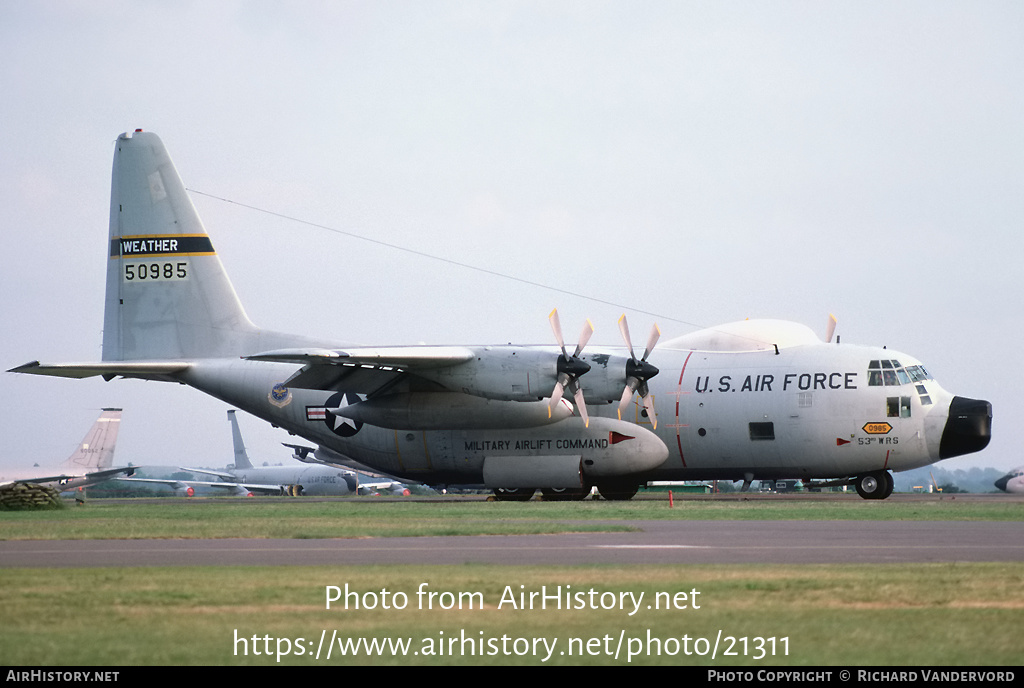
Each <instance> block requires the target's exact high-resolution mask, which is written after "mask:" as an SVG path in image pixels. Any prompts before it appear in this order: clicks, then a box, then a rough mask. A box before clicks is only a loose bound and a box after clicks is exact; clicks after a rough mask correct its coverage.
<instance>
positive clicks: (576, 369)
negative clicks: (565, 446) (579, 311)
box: [548, 308, 594, 427]
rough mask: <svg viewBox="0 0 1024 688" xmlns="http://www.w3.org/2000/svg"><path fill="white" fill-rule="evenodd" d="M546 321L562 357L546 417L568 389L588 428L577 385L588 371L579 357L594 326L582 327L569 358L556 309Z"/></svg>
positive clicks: (589, 324) (588, 368)
mask: <svg viewBox="0 0 1024 688" xmlns="http://www.w3.org/2000/svg"><path fill="white" fill-rule="evenodd" d="M548 321H549V322H550V323H551V331H552V332H554V333H555V341H556V342H558V346H560V347H561V348H562V355H561V356H559V357H558V368H557V370H558V379H557V380H556V382H555V389H554V391H552V392H551V398H550V399H549V400H548V417H549V418H550V417H551V410H552V409H553V408H554V407H555V404H557V403H558V400H559V399H561V398H562V394H563V393H564V392H565V390H566V388H568V389H569V391H570V392H572V396H573V398H574V399H575V400H576V408H578V409H579V411H580V417H582V418H583V423H584V424H585V425H586V426H587V427H590V416H589V415H587V405H586V403H584V401H583V388H581V387H580V385H579V379H580V376H581V375H583V374H584V373H586V372H587V371H589V370H590V364H589V363H587V362H585V361H581V360H580V359H579V355H580V352H582V351H583V347H585V346H586V345H587V342H588V341H590V335H592V334H594V325H593V324H592V323H591V322H590V321H589V320H587V322H586V323H585V324H584V325H583V331H582V332H580V340H579V343H577V344H576V351H575V353H573V355H572V356H570V355H569V352H568V351H566V349H565V340H564V339H563V338H562V325H561V323H560V322H559V320H558V309H557V308H556V309H555V310H553V311H551V315H549V316H548Z"/></svg>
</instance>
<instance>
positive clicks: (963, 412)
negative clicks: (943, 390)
mask: <svg viewBox="0 0 1024 688" xmlns="http://www.w3.org/2000/svg"><path fill="white" fill-rule="evenodd" d="M991 439H992V404H990V403H989V402H987V401H982V400H981V399H968V398H967V397H953V401H951V402H950V404H949V418H947V419H946V428H945V430H943V431H942V442H941V443H940V444H939V458H940V459H948V458H951V457H953V456H961V455H962V454H970V453H972V452H976V451H981V450H982V449H984V448H985V447H987V446H988V442H989V440H991Z"/></svg>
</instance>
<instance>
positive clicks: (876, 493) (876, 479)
mask: <svg viewBox="0 0 1024 688" xmlns="http://www.w3.org/2000/svg"><path fill="white" fill-rule="evenodd" d="M853 484H854V486H855V487H856V488H857V494H859V495H860V496H861V497H863V498H864V499H885V498H886V497H888V496H889V495H891V494H892V488H893V484H894V483H893V479H892V474H891V473H889V471H873V472H871V473H865V474H864V475H861V476H858V477H857V479H856V480H854V482H853Z"/></svg>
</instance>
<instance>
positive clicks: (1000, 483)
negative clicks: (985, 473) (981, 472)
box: [996, 475, 1010, 492]
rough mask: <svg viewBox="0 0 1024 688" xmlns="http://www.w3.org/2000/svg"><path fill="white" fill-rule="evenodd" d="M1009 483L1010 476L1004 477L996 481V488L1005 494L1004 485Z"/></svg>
mask: <svg viewBox="0 0 1024 688" xmlns="http://www.w3.org/2000/svg"><path fill="white" fill-rule="evenodd" d="M1009 482H1010V476H1008V475H1004V476H1003V477H1002V478H1000V479H999V480H997V481H996V487H998V488H999V489H1000V490H1002V491H1003V492H1006V485H1007V484H1008V483H1009Z"/></svg>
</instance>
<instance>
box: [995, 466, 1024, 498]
mask: <svg viewBox="0 0 1024 688" xmlns="http://www.w3.org/2000/svg"><path fill="white" fill-rule="evenodd" d="M996 487H998V488H999V489H1000V490H1002V491H1003V492H1021V493H1024V466H1021V467H1019V468H1014V469H1013V470H1012V471H1010V472H1009V473H1007V474H1006V475H1004V476H1003V477H1002V478H1000V479H999V480H997V481H996Z"/></svg>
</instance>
